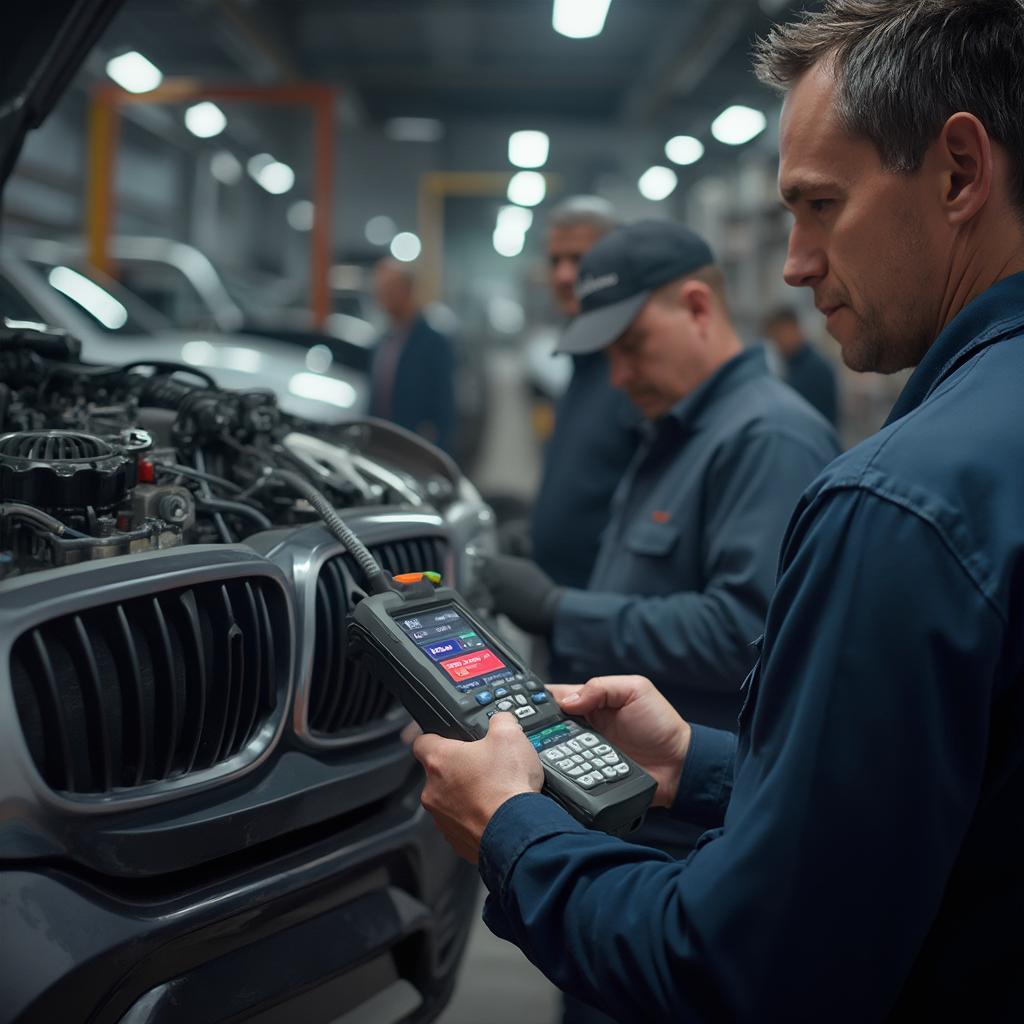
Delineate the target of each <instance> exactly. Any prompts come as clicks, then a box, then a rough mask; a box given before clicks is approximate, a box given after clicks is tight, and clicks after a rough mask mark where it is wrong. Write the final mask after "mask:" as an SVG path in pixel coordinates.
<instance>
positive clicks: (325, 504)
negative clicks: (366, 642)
mask: <svg viewBox="0 0 1024 1024" xmlns="http://www.w3.org/2000/svg"><path fill="white" fill-rule="evenodd" d="M267 474H268V475H269V476H270V477H271V479H274V480H280V481H281V482H282V483H285V484H287V485H288V486H289V487H291V488H292V490H294V491H298V493H299V494H301V495H302V497H303V498H305V499H306V501H308V502H309V503H310V505H312V506H313V508H315V509H316V511H317V513H318V514H319V516H320V518H321V519H323V521H324V525H325V526H326V527H327V529H328V530H330V531H331V533H333V534H334V536H335V537H337V538H338V540H340V541H341V543H342V544H344V545H345V550H346V551H348V553H349V554H350V555H352V557H353V558H354V559H355V560H356V561H357V562H358V563H359V568H360V569H362V570H363V573H364V574H365V576H366V583H367V586H368V588H369V589H370V591H371V592H372V593H374V594H381V593H383V592H384V591H387V590H390V589H391V586H390V581H389V580H388V576H387V573H385V572H384V570H383V569H382V568H381V567H380V566H379V565H378V564H377V560H376V559H375V558H374V557H373V555H371V554H370V552H369V550H368V549H367V548H366V546H365V545H364V544H363V542H362V541H361V540H360V539H359V538H358V537H357V536H356V535H355V534H354V533H353V532H352V531H351V530H350V529H349V528H348V527H347V526H346V525H345V523H344V520H342V518H341V516H339V515H338V513H337V512H335V510H334V506H333V505H331V503H330V502H329V501H328V500H327V498H326V497H325V496H324V495H323V494H322V493H321V492H320V491H318V490H317V489H316V488H315V487H314V486H313V485H312V484H311V483H309V481H308V480H304V479H303V478H302V477H301V476H299V474H298V473H293V472H292V471H291V470H289V469H268V470H267Z"/></svg>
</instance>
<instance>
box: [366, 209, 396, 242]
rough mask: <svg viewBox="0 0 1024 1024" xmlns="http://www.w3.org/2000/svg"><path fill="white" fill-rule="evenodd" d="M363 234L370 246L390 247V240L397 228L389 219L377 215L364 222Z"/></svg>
mask: <svg viewBox="0 0 1024 1024" xmlns="http://www.w3.org/2000/svg"><path fill="white" fill-rule="evenodd" d="M365 232H366V240H367V241H368V242H369V243H370V245H390V244H391V239H392V238H394V237H395V235H396V234H397V232H398V227H397V226H396V224H395V222H394V221H393V220H392V219H391V218H390V217H385V216H384V215H383V214H378V215H377V216H376V217H371V218H370V219H369V220H368V221H367V222H366V228H365Z"/></svg>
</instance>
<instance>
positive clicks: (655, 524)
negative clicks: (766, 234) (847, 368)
mask: <svg viewBox="0 0 1024 1024" xmlns="http://www.w3.org/2000/svg"><path fill="white" fill-rule="evenodd" d="M838 451H839V448H838V443H837V441H836V437H835V434H834V432H833V430H832V428H831V427H830V426H829V425H828V424H827V423H826V422H825V421H824V419H822V418H821V417H820V416H819V415H818V414H817V413H815V412H814V410H813V409H812V408H811V407H810V406H809V405H808V404H807V403H806V402H804V401H803V400H802V399H801V398H800V397H799V396H798V395H797V394H796V392H795V391H793V390H792V389H791V388H789V387H788V386H787V385H785V384H783V383H782V382H781V381H779V380H778V379H777V378H775V377H774V376H773V375H772V374H771V373H770V371H769V369H768V364H767V361H766V359H765V354H764V350H763V349H762V348H760V347H757V348H751V349H748V350H746V351H744V352H742V353H740V354H739V355H737V356H735V357H734V358H732V359H730V360H729V361H728V362H727V363H725V364H724V365H723V366H722V367H720V368H719V369H718V370H717V371H716V372H715V373H714V374H713V375H712V376H711V377H709V378H708V379H707V380H706V381H704V382H703V383H702V384H701V385H700V386H699V387H698V388H697V389H696V390H694V391H693V392H691V393H690V394H689V395H687V396H686V397H685V398H683V399H682V400H681V401H680V402H678V403H677V404H676V405H675V406H674V407H673V408H672V410H671V411H670V412H669V413H668V415H666V416H663V417H662V418H661V419H660V420H658V421H657V422H656V423H654V424H650V435H649V437H648V440H647V443H646V444H645V445H644V446H643V447H642V448H641V450H640V451H639V452H638V453H637V456H636V458H635V459H634V461H633V463H632V464H631V466H630V468H629V470H628V471H627V473H626V475H625V477H624V478H623V480H622V483H621V485H620V486H619V489H618V491H617V492H616V495H615V498H614V501H613V503H612V513H611V520H610V522H609V524H608V528H607V529H606V531H605V534H604V537H603V538H602V543H601V550H600V553H599V555H598V559H597V563H596V564H595V566H594V571H593V573H592V575H591V578H590V583H589V584H588V586H587V588H586V589H585V590H582V589H570V590H567V591H566V593H565V595H564V596H563V598H562V600H561V602H560V604H559V607H558V613H557V615H556V618H555V627H554V632H553V635H552V648H553V650H554V652H555V654H556V655H558V657H559V659H561V660H562V662H563V663H565V664H567V665H569V666H570V673H569V677H568V678H569V679H570V680H572V681H582V680H585V679H587V678H588V677H589V676H592V675H599V674H609V673H615V672H638V673H640V674H641V675H645V676H649V677H650V678H651V679H653V680H654V682H655V683H656V684H657V686H658V687H659V688H660V689H661V690H662V691H663V692H664V693H665V695H666V696H667V697H668V698H669V700H671V701H672V703H673V704H674V705H675V706H676V708H678V709H679V711H680V713H681V714H682V715H683V716H684V717H685V718H686V719H687V720H690V721H695V722H700V723H702V724H704V725H714V726H717V727H719V728H732V727H733V726H734V725H735V722H736V714H737V712H738V711H739V709H740V702H741V694H740V687H739V684H740V681H741V680H742V679H743V676H744V675H745V674H746V672H747V671H748V670H749V669H750V666H751V665H752V664H753V662H754V658H755V656H756V652H755V651H754V649H753V647H751V642H752V641H753V640H754V639H755V637H757V636H759V635H760V633H761V632H762V630H763V629H764V617H765V614H766V612H767V610H768V599H769V597H770V596H771V592H772V590H773V589H774V586H775V574H776V572H777V570H778V564H779V547H780V545H781V543H782V535H783V533H784V532H785V529H786V523H787V522H788V521H789V517H790V514H791V513H792V511H793V506H794V505H795V504H796V502H797V499H798V498H799V497H800V495H801V493H802V492H803V490H804V488H805V487H806V486H807V485H808V484H809V483H810V482H811V481H812V480H813V479H814V478H815V476H817V474H818V473H819V472H820V471H821V470H822V468H823V467H824V466H825V464H826V463H827V462H829V461H830V460H831V459H832V458H834V457H835V455H837V454H838ZM556 681H561V680H556Z"/></svg>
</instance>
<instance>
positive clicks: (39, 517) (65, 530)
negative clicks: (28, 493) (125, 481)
mask: <svg viewBox="0 0 1024 1024" xmlns="http://www.w3.org/2000/svg"><path fill="white" fill-rule="evenodd" d="M0 516H10V517H11V518H12V519H24V520H26V521H27V522H30V523H33V524H34V525H35V526H38V527H40V528H41V529H43V530H46V531H47V532H48V533H55V534H56V535H57V536H58V537H75V538H77V539H91V538H88V535H87V534H84V533H80V532H79V531H78V530H73V529H72V528H71V527H70V526H67V525H66V524H65V523H62V522H61V521H60V520H59V519H54V517H53V516H51V515H47V513H45V512H43V511H42V510H41V509H38V508H35V506H33V505H22V504H21V503H20V502H17V501H5V502H2V503H0Z"/></svg>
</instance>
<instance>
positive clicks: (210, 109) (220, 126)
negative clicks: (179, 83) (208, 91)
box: [185, 100, 228, 139]
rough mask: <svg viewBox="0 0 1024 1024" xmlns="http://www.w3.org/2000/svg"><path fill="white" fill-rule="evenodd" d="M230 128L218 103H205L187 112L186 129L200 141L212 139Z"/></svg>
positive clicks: (194, 106) (192, 107)
mask: <svg viewBox="0 0 1024 1024" xmlns="http://www.w3.org/2000/svg"><path fill="white" fill-rule="evenodd" d="M227 126H228V119H227V118H226V117H225V116H224V111H223V110H221V109H220V107H218V106H217V104H216V103H209V102H207V101H205V100H204V101H203V102H202V103H196V104H194V105H193V106H191V107H189V108H188V110H186V111H185V127H186V128H187V129H188V130H189V131H190V132H191V133H192V134H193V135H196V136H198V137H199V138H200V139H212V138H214V136H216V135H220V133H221V132H222V131H224V129H225V128H227Z"/></svg>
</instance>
